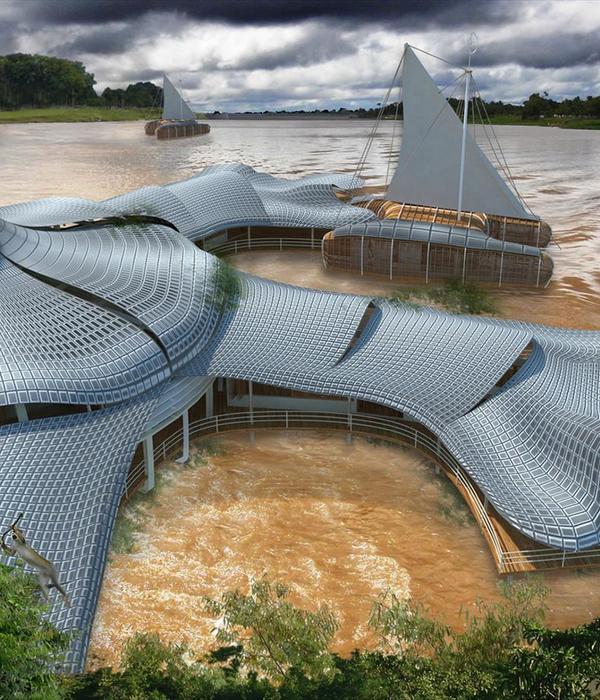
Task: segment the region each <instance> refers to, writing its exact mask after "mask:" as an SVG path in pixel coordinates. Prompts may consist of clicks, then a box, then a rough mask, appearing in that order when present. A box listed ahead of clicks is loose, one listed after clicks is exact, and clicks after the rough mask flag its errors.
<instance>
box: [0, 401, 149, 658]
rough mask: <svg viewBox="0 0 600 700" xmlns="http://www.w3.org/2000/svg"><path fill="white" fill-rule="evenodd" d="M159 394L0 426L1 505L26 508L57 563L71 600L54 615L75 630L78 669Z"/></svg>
mask: <svg viewBox="0 0 600 700" xmlns="http://www.w3.org/2000/svg"><path fill="white" fill-rule="evenodd" d="M156 401H157V395H156V391H154V392H152V393H150V395H149V396H147V397H145V398H144V399H138V400H136V401H133V402H125V403H122V404H118V405H117V406H114V407H111V408H107V409H104V410H101V411H94V412H92V413H81V414H78V415H73V416H62V417H60V418H46V419H43V420H36V421H29V422H27V423H16V424H14V425H8V426H3V427H0V510H1V512H2V513H3V514H4V517H5V518H10V519H12V518H13V517H14V516H15V515H16V514H17V513H19V512H23V513H24V514H25V517H24V519H23V530H24V532H25V533H26V536H27V540H28V542H29V543H30V544H31V545H32V546H33V547H34V548H35V549H37V550H38V551H40V552H43V553H44V555H45V556H46V557H47V558H48V559H50V561H52V563H53V564H54V565H55V566H56V569H57V571H58V574H59V580H60V582H61V584H62V585H63V586H64V588H65V590H66V592H67V594H68V595H69V598H70V599H71V607H66V606H64V605H60V604H59V605H53V606H52V608H51V610H50V613H49V619H50V620H51V621H52V622H53V623H54V624H56V625H57V626H58V627H59V628H60V629H61V630H63V631H69V632H74V633H75V636H74V638H73V641H72V643H71V646H70V650H69V653H68V657H67V665H68V667H70V668H71V669H72V670H73V671H81V670H82V666H83V661H84V659H85V651H86V648H87V644H88V640H89V635H90V631H91V625H92V622H93V619H94V613H95V611H96V603H97V600H98V594H99V591H100V585H101V583H102V574H103V571H104V564H105V561H106V554H107V551H108V545H109V542H110V537H111V532H112V527H113V523H114V518H115V515H116V511H117V507H118V505H119V501H120V500H121V497H122V494H123V487H124V484H125V479H126V477H127V471H128V469H129V465H130V463H131V459H132V457H133V452H134V450H135V446H136V443H137V442H138V440H139V437H140V434H141V431H142V427H143V425H144V424H145V423H146V422H147V421H148V418H149V416H150V415H151V414H152V411H153V409H154V406H155V404H156ZM5 559H6V557H5ZM56 595H57V594H56V592H51V596H53V597H54V596H56Z"/></svg>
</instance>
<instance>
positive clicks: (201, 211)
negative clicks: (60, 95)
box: [0, 163, 377, 240]
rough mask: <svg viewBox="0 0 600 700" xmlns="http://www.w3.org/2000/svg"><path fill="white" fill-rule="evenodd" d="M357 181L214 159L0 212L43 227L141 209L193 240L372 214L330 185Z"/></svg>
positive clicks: (350, 185) (350, 186)
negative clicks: (143, 183) (171, 177)
mask: <svg viewBox="0 0 600 700" xmlns="http://www.w3.org/2000/svg"><path fill="white" fill-rule="evenodd" d="M361 185H362V181H361V180H360V179H358V178H356V177H355V176H350V175H338V174H332V175H313V176H309V177H305V178H301V179H299V180H284V179H282V178H276V177H273V176H272V175H267V174H265V173H258V172H256V170H254V169H253V168H251V167H250V166H248V165H242V164H241V163H226V164H223V165H212V166H209V167H207V168H205V169H204V170H202V171H201V172H200V173H198V174H197V175H195V176H193V177H191V178H189V179H187V180H183V181H181V182H174V183H172V184H170V185H163V186H153V187H142V188H141V189H139V190H135V191H133V192H129V193H126V194H123V195H119V196H117V197H111V198H109V199H106V200H104V201H101V202H94V201H91V200H86V199H75V198H72V197H52V198H48V199H41V200H37V201H35V202H23V203H20V204H12V205H10V206H6V207H0V219H4V220H6V221H10V222H12V223H15V224H20V225H23V226H36V227H44V226H46V227H48V226H54V225H58V224H70V223H75V222H80V221H87V220H92V219H100V218H106V217H111V216H117V215H128V214H145V215H148V216H154V217H157V218H160V219H164V220H165V221H168V222H169V223H171V224H173V225H174V226H175V227H176V228H177V230H178V231H179V232H180V233H183V234H184V235H185V236H186V237H187V238H189V239H191V240H198V239H200V238H204V237H206V236H208V235H211V234H213V233H217V232H219V231H222V230H224V229H227V228H232V227H236V226H288V227H291V228H313V227H314V228H334V227H335V226H337V225H343V224H347V223H350V222H352V221H370V220H376V219H377V217H376V215H375V214H374V213H373V212H372V211H370V210H368V209H363V208H361V207H354V206H351V205H349V204H344V203H343V202H342V201H340V200H339V199H338V198H337V197H336V195H335V189H340V190H354V189H356V188H358V187H360V186H361Z"/></svg>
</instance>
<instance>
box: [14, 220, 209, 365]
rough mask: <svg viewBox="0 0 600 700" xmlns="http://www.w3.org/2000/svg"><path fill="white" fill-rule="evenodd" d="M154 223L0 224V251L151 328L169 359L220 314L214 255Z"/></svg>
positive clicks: (187, 349)
mask: <svg viewBox="0 0 600 700" xmlns="http://www.w3.org/2000/svg"><path fill="white" fill-rule="evenodd" d="M174 234H175V232H174V231H173V230H172V229H169V228H166V227H164V226H157V225H152V224H145V225H132V226H126V227H115V226H104V227H97V228H93V227H92V228H90V227H85V228H74V229H66V230H60V231H44V230H34V229H27V228H24V227H22V226H15V225H14V224H8V223H6V222H2V223H0V253H1V254H2V255H4V256H5V257H6V258H8V259H10V260H11V261H12V262H13V263H15V264H17V265H19V266H21V267H22V268H24V269H26V270H29V271H31V272H34V273H36V274H39V275H43V276H44V277H46V278H51V279H52V280H56V281H58V282H62V283H66V284H69V285H71V286H73V287H75V288H77V289H79V290H83V291H85V292H88V293H89V294H91V295H93V297H94V298H95V299H96V301H97V302H98V303H100V304H102V302H108V303H109V304H110V305H111V307H110V308H112V309H113V310H120V311H122V312H125V313H126V314H127V315H128V318H129V320H130V322H133V323H135V322H137V323H139V325H140V326H141V327H142V328H145V329H147V330H149V331H151V332H152V333H153V334H154V335H155V337H156V338H157V339H158V340H159V342H160V343H161V344H162V347H163V348H164V350H165V352H166V355H167V358H168V361H169V363H170V364H171V366H177V365H179V364H181V363H182V362H184V361H186V360H188V359H189V358H190V357H191V356H192V355H193V354H195V353H196V352H198V351H199V350H200V349H201V348H202V346H203V345H204V343H206V342H207V340H208V339H209V338H210V336H211V333H212V330H213V328H214V326H215V324H216V321H217V315H218V309H217V307H216V306H215V289H214V284H215V272H216V261H215V259H214V258H212V257H211V256H208V255H206V254H204V253H202V252H201V251H200V250H198V248H196V246H194V245H193V244H192V243H190V242H189V241H187V240H186V239H184V238H183V237H182V236H178V235H174Z"/></svg>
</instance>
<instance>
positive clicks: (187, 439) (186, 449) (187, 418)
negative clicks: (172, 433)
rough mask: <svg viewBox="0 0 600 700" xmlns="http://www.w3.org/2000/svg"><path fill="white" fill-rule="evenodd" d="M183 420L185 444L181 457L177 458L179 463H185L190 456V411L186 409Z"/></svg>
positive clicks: (182, 416) (182, 415)
mask: <svg viewBox="0 0 600 700" xmlns="http://www.w3.org/2000/svg"><path fill="white" fill-rule="evenodd" d="M181 420H182V421H183V445H182V452H181V457H180V458H179V459H177V460H176V462H177V464H185V463H186V462H187V461H188V459H189V458H190V412H189V411H187V410H186V411H184V412H183V413H182V414H181Z"/></svg>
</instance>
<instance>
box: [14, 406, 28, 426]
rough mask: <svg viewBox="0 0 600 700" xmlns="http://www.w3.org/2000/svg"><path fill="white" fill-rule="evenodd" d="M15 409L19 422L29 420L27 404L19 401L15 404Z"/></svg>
mask: <svg viewBox="0 0 600 700" xmlns="http://www.w3.org/2000/svg"><path fill="white" fill-rule="evenodd" d="M15 410H16V412H17V420H18V421H19V423H26V422H27V421H28V420H29V416H28V415H27V409H26V408H25V404H22V403H18V404H15Z"/></svg>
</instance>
